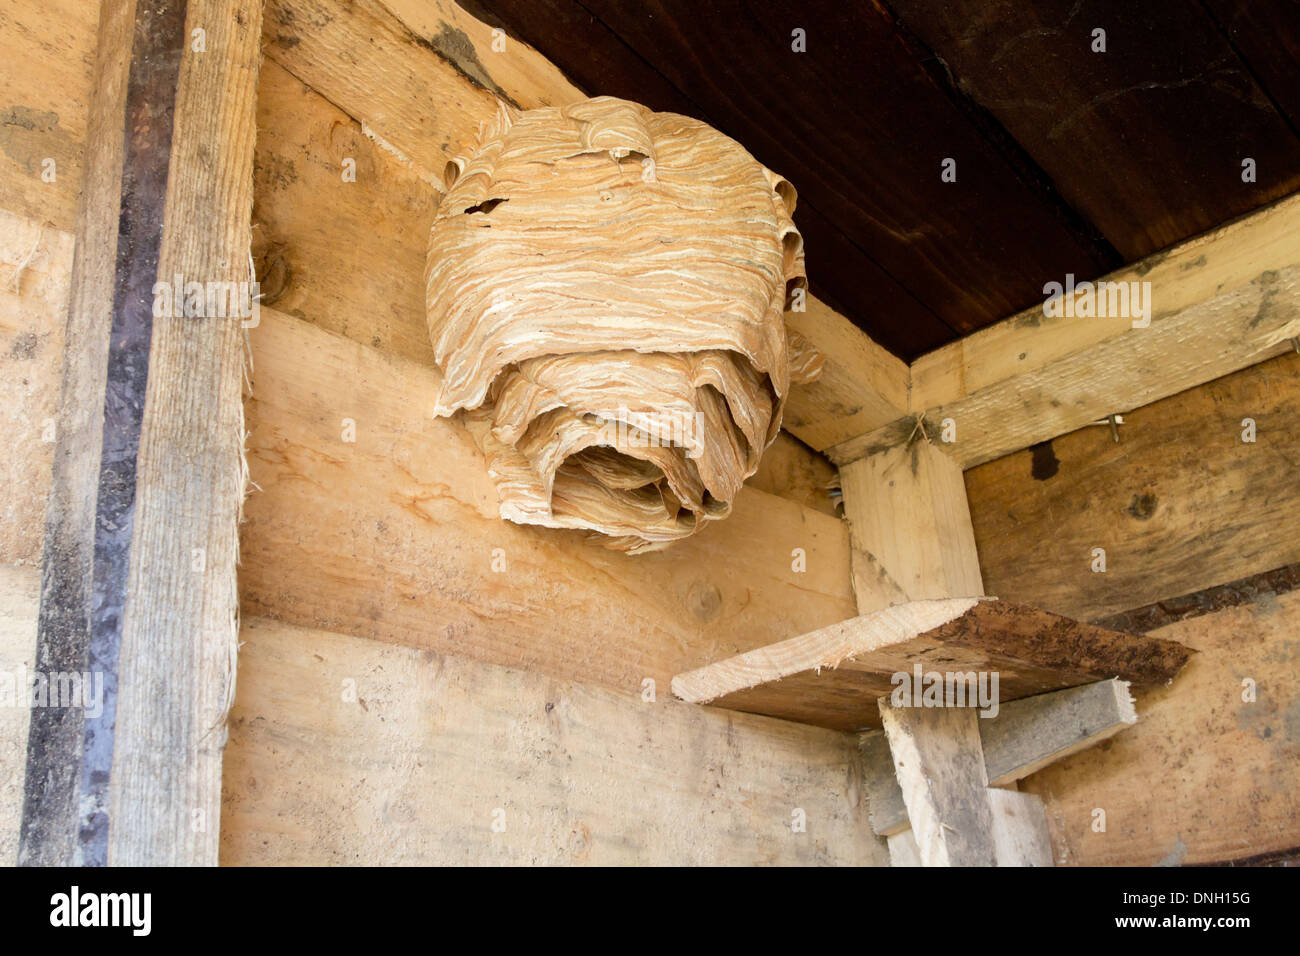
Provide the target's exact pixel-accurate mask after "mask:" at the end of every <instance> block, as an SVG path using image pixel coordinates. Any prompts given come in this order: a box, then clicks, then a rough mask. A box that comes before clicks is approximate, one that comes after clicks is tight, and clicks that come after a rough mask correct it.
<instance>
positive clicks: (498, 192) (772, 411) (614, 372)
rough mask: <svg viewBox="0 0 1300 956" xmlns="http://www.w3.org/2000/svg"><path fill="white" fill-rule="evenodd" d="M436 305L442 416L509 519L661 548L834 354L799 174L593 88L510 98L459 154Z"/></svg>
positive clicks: (724, 492)
mask: <svg viewBox="0 0 1300 956" xmlns="http://www.w3.org/2000/svg"><path fill="white" fill-rule="evenodd" d="M446 182H447V192H446V195H445V197H444V198H443V200H442V203H441V205H440V207H439V209H438V213H437V215H436V217H435V219H434V223H433V227H432V231H431V233H430V241H429V260H428V267H427V270H426V304H427V307H428V321H429V332H430V335H431V336H432V339H433V347H434V355H435V359H436V361H437V363H438V366H439V368H440V369H441V370H442V372H443V376H444V377H443V382H442V388H441V391H440V393H439V396H438V401H437V406H436V409H435V413H436V414H438V415H444V416H446V415H460V416H462V417H463V419H464V421H465V423H466V424H467V426H468V427H469V429H470V431H471V433H472V434H473V435H474V438H475V441H476V442H477V443H478V445H479V447H480V448H481V449H482V451H483V453H484V455H485V457H486V459H487V466H488V472H489V474H490V476H491V478H492V480H493V482H494V484H495V485H496V489H497V494H498V499H499V503H500V511H501V515H502V517H504V518H508V519H510V520H512V521H517V522H521V523H527V524H538V525H545V526H548V527H557V528H583V529H588V530H590V531H595V532H599V533H600V534H602V535H605V536H607V541H606V543H607V544H608V545H609V546H610V547H612V548H616V549H619V550H625V551H634V552H635V551H646V550H654V549H658V548H662V547H665V546H667V545H668V544H669V543H671V542H672V541H675V540H677V539H679V538H683V537H686V536H687V535H690V534H693V533H694V532H696V531H697V530H699V529H700V527H702V526H703V524H704V523H705V522H706V521H709V520H712V519H718V518H723V517H725V516H726V515H727V514H728V512H729V511H730V509H731V502H732V501H733V499H734V498H735V496H736V493H737V492H738V491H739V489H740V486H741V484H742V482H744V480H745V479H746V478H747V477H749V476H750V475H752V474H753V473H754V472H755V470H756V469H757V468H758V463H759V457H760V456H761V454H762V452H763V449H765V448H766V447H767V446H768V445H769V444H770V443H771V442H772V440H773V439H774V438H775V437H776V433H777V431H778V430H779V429H780V427H781V412H782V408H783V405H784V402H785V398H786V396H787V394H788V393H789V388H790V384H791V382H792V381H793V382H796V383H797V382H801V381H807V380H809V379H811V378H812V377H815V375H816V374H817V372H818V371H820V362H821V357H820V356H819V355H817V353H816V352H815V351H813V350H812V349H811V348H810V347H808V346H807V345H806V343H803V342H802V341H801V340H799V338H798V336H797V335H795V334H794V333H793V332H791V331H789V330H787V329H786V326H785V319H784V312H785V309H786V308H787V307H788V306H789V304H790V303H791V301H792V299H793V298H795V297H796V295H798V296H802V294H803V293H802V292H796V290H806V285H807V280H806V278H805V274H804V263H803V240H802V238H801V237H800V235H799V232H798V230H797V229H796V228H795V225H794V221H793V220H792V219H791V215H792V213H793V212H794V206H795V198H796V197H795V191H794V189H793V187H791V185H790V184H789V183H788V182H786V181H785V180H784V179H782V178H781V177H780V176H778V175H776V174H775V173H773V172H771V171H770V170H768V169H766V168H765V167H764V166H762V165H761V164H760V163H758V162H757V161H756V160H755V159H754V158H753V157H752V156H750V155H749V153H747V152H746V151H745V150H744V149H743V148H742V147H741V146H740V145H739V144H737V143H736V142H734V141H733V140H731V139H729V138H727V137H726V136H723V135H722V134H721V133H719V132H718V131H717V130H714V129H712V128H711V127H709V126H707V125H705V124H703V123H700V122H698V121H696V120H692V119H689V118H687V117H685V116H678V115H676V114H672V113H654V112H651V111H650V110H648V109H646V108H645V107H643V106H640V105H638V104H636V103H630V102H628V101H626V100H619V99H614V98H612V97H598V98H596V99H592V100H586V101H584V102H581V103H576V104H573V105H571V106H566V107H562V108H544V109H535V110H528V111H525V112H520V111H517V110H513V109H510V108H509V107H506V106H502V108H501V111H500V113H499V115H498V116H497V117H496V119H494V120H493V121H492V122H490V123H487V124H485V125H484V127H483V129H482V131H481V133H480V137H479V143H478V147H477V151H476V152H475V154H474V155H473V156H472V157H471V158H470V159H468V160H464V159H457V160H454V161H453V162H452V163H449V164H448V167H447V174H446Z"/></svg>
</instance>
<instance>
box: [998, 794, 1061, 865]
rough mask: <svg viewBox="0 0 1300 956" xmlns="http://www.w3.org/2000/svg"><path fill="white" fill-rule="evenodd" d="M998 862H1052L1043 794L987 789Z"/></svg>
mask: <svg viewBox="0 0 1300 956" xmlns="http://www.w3.org/2000/svg"><path fill="white" fill-rule="evenodd" d="M987 793H988V804H989V810H990V812H991V813H992V818H993V855H994V857H996V859H997V865H998V866H1052V838H1051V836H1050V835H1049V834H1048V831H1047V811H1046V810H1045V809H1044V807H1043V798H1042V797H1039V796H1037V795H1036V794H1032V793H1019V792H1018V791H1015V790H999V789H998V788H996V787H994V788H992V789H990V790H989V791H987Z"/></svg>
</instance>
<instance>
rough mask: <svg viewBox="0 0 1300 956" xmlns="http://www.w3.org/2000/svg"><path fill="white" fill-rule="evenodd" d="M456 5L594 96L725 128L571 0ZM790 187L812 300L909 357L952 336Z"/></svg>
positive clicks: (476, 0)
mask: <svg viewBox="0 0 1300 956" xmlns="http://www.w3.org/2000/svg"><path fill="white" fill-rule="evenodd" d="M459 2H460V5H461V6H463V7H465V9H466V10H468V11H469V12H470V13H472V14H473V15H474V16H476V17H478V18H479V19H480V20H483V21H484V22H485V23H489V24H491V25H493V26H497V27H501V28H502V29H505V30H506V32H507V33H509V34H510V35H513V36H516V37H519V38H521V39H522V40H524V41H525V42H527V43H529V44H530V45H531V46H533V47H535V48H537V49H538V50H540V51H541V52H542V53H543V54H544V55H546V56H547V57H548V59H550V60H551V61H552V62H553V63H555V64H556V65H557V66H559V67H560V68H561V69H562V70H563V71H564V72H565V74H566V75H567V76H568V77H569V79H570V80H571V81H572V82H573V83H574V84H575V85H577V86H578V87H579V88H580V89H582V90H584V91H586V92H588V93H590V94H592V95H602V94H603V95H609V96H621V97H624V98H626V99H632V100H636V101H638V102H641V103H644V104H646V105H647V106H649V107H651V108H652V109H655V110H660V111H666V112H673V113H682V114H685V115H687V116H693V117H696V118H698V119H702V120H705V121H706V122H709V123H711V124H713V125H714V126H717V127H718V128H720V129H725V125H724V124H723V123H722V122H720V121H719V120H718V119H717V118H716V117H712V116H710V115H708V113H707V112H706V111H705V110H704V109H703V108H702V107H701V106H700V105H699V104H698V103H695V102H694V101H692V100H691V99H690V98H689V97H688V96H687V95H686V94H685V93H683V92H682V91H681V90H679V89H678V88H677V87H676V86H674V85H673V84H672V83H671V82H670V81H669V80H667V79H666V78H665V77H664V76H663V74H661V73H660V72H658V70H656V69H655V67H653V66H652V65H650V64H649V63H648V62H647V61H646V60H645V59H644V58H642V57H641V56H640V54H639V53H637V52H636V51H635V50H634V49H632V48H631V47H630V46H629V45H628V44H627V43H626V42H624V40H623V39H621V38H620V37H619V36H618V35H617V34H615V33H614V32H613V31H612V30H610V29H609V27H607V26H606V25H605V24H604V23H602V22H601V21H600V20H599V19H597V18H596V16H595V15H594V14H592V13H591V12H590V11H588V10H587V9H586V8H585V7H583V6H581V5H580V4H579V3H577V2H576V0H531V2H528V3H514V2H509V0H506V2H498V0H459ZM746 145H747V146H749V145H750V144H746ZM774 168H778V169H779V167H774ZM780 171H781V172H782V173H783V174H787V173H786V172H785V170H780ZM787 175H792V174H787ZM795 187H796V189H798V190H799V206H798V209H797V210H796V212H795V220H796V222H797V223H798V225H799V230H800V232H801V233H802V234H803V237H804V245H805V248H806V250H807V254H808V257H809V270H808V271H809V285H810V288H811V291H812V293H813V294H814V295H816V296H817V297H818V298H820V299H822V301H824V302H825V303H826V304H827V305H829V306H831V307H832V308H834V309H835V310H837V311H838V312H840V313H841V314H843V315H845V316H848V317H850V318H851V319H852V320H853V321H854V322H855V323H856V324H857V325H859V327H861V328H863V329H864V330H866V331H867V332H868V333H869V334H870V335H871V336H872V337H873V338H874V339H875V340H876V341H877V342H878V343H879V344H880V345H882V346H884V347H885V348H887V349H889V350H890V351H892V352H894V353H895V354H896V355H900V356H903V357H905V358H908V359H911V358H914V357H915V356H917V355H920V354H922V353H924V352H928V351H931V350H933V349H936V348H938V347H939V346H941V345H943V344H945V343H947V342H950V341H952V340H953V339H954V338H956V337H957V332H956V331H955V330H954V329H953V328H952V327H951V326H949V325H948V324H947V323H945V322H944V321H943V319H941V318H940V317H939V316H938V315H936V314H935V313H934V312H933V311H931V310H930V309H929V308H928V307H927V306H925V305H923V304H922V303H921V302H920V301H919V300H918V299H917V298H916V296H914V295H913V294H912V293H911V292H909V291H908V290H907V289H905V288H904V287H903V286H902V285H901V284H899V282H898V281H897V280H896V279H894V277H892V276H891V275H889V274H888V273H887V272H885V271H884V270H883V269H882V268H881V267H880V266H879V265H878V264H877V263H876V262H874V261H872V260H871V258H870V257H869V256H867V255H866V254H865V253H864V252H863V251H862V250H861V249H859V248H857V247H856V246H855V245H854V244H853V242H852V241H851V240H850V239H849V238H848V237H846V236H845V235H844V233H843V232H842V231H841V230H840V229H839V227H838V226H837V225H836V223H835V222H833V221H832V220H831V219H829V218H828V217H826V216H825V215H822V213H821V212H820V211H819V210H818V209H816V208H815V206H814V204H813V202H812V201H811V199H810V197H809V196H808V195H807V193H806V192H805V191H804V190H803V184H802V183H800V182H799V181H796V182H795Z"/></svg>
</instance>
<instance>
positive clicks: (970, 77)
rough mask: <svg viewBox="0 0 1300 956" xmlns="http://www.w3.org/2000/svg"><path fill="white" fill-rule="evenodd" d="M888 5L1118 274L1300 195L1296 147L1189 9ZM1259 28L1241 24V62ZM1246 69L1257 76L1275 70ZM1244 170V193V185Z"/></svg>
mask: <svg viewBox="0 0 1300 956" xmlns="http://www.w3.org/2000/svg"><path fill="white" fill-rule="evenodd" d="M891 3H892V7H893V9H894V10H895V11H896V13H897V14H898V16H899V17H900V18H901V20H902V22H903V23H904V24H905V25H906V26H907V27H908V28H909V29H910V30H911V31H913V32H915V33H916V34H917V35H918V36H919V37H921V39H922V40H923V41H924V42H925V43H926V44H927V45H928V46H929V47H930V48H931V49H933V50H934V51H935V52H936V53H937V54H939V55H940V56H941V57H942V58H943V59H944V61H945V63H946V64H947V66H948V68H949V69H950V70H951V71H952V74H953V75H954V77H955V78H956V80H957V82H958V84H959V86H960V87H961V89H963V90H964V91H966V92H967V93H968V94H969V95H971V96H972V97H973V98H974V99H975V100H976V101H978V102H979V103H980V104H981V105H982V106H984V107H985V108H987V109H988V110H989V111H991V112H992V113H993V114H994V115H995V116H996V117H997V118H998V120H999V121H1000V122H1001V123H1002V125H1003V126H1004V127H1005V128H1006V129H1007V130H1008V131H1010V133H1011V134H1012V135H1013V136H1014V137H1015V138H1016V140H1017V141H1018V142H1019V143H1020V144H1021V145H1022V146H1024V148H1025V149H1026V150H1027V151H1028V152H1029V154H1030V155H1031V156H1032V157H1033V158H1034V160H1035V161H1036V162H1037V163H1038V164H1039V165H1040V166H1041V167H1042V168H1043V169H1045V170H1046V171H1047V173H1048V175H1050V176H1051V178H1052V180H1053V182H1055V184H1056V186H1057V187H1058V188H1059V189H1060V191H1061V194H1062V195H1063V196H1064V197H1065V199H1066V200H1067V201H1068V202H1069V203H1070V204H1071V205H1072V206H1074V207H1075V208H1077V209H1078V210H1079V211H1080V212H1081V213H1082V214H1083V215H1084V216H1085V217H1087V219H1088V220H1089V221H1091V222H1093V223H1095V224H1096V225H1097V226H1098V227H1099V228H1100V229H1101V230H1102V232H1103V234H1104V235H1105V236H1106V238H1108V239H1109V240H1110V241H1111V243H1113V244H1114V245H1115V246H1116V248H1118V249H1119V250H1120V252H1121V253H1122V254H1123V255H1124V256H1125V257H1126V259H1128V260H1130V261H1131V260H1134V259H1138V258H1141V257H1143V256H1145V255H1148V254H1150V253H1152V252H1155V251H1157V250H1159V249H1162V248H1164V247H1166V246H1168V245H1171V244H1172V243H1174V242H1177V241H1179V240H1181V239H1184V238H1187V237H1188V236H1191V235H1194V234H1196V233H1199V232H1203V231H1205V230H1206V229H1209V228H1211V227H1213V226H1216V225H1218V224H1219V223H1222V222H1224V221H1225V220H1227V219H1230V218H1233V217H1234V216H1237V215H1240V214H1242V213H1245V212H1248V211H1250V210H1251V209H1254V208H1257V207H1259V206H1261V205H1264V204H1265V203H1267V202H1270V201H1271V200H1273V199H1276V198H1278V197H1280V196H1284V195H1286V194H1288V193H1290V192H1293V191H1294V190H1295V189H1296V188H1298V187H1300V140H1297V138H1296V137H1295V135H1294V134H1293V133H1292V131H1291V129H1290V128H1289V126H1288V123H1287V122H1286V120H1285V119H1284V118H1283V117H1282V116H1281V115H1280V114H1279V113H1278V111H1277V110H1276V109H1275V108H1274V106H1273V104H1272V102H1271V101H1270V98H1269V96H1268V95H1266V94H1265V92H1264V91H1263V90H1262V89H1261V88H1260V86H1259V85H1258V84H1257V83H1256V82H1255V79H1254V77H1253V76H1252V72H1251V69H1249V68H1247V66H1246V64H1245V63H1244V62H1243V60H1242V59H1241V57H1239V56H1238V55H1237V52H1236V51H1235V50H1234V49H1233V46H1232V45H1231V44H1230V43H1229V42H1228V39H1227V38H1226V37H1225V36H1224V34H1223V33H1222V32H1221V31H1220V30H1219V29H1218V27H1217V26H1216V24H1215V22H1214V20H1213V19H1212V18H1211V17H1210V16H1209V15H1208V14H1207V13H1206V11H1205V10H1204V9H1203V8H1202V7H1201V6H1199V5H1198V4H1195V3H1187V2H1185V0H1144V2H1142V3H1116V2H1103V0H1039V2H1036V3H1034V4H1023V3H1015V2H1012V0H951V2H946V3H944V4H936V3H933V2H931V0H891ZM1096 27H1101V28H1103V29H1105V30H1106V42H1107V52H1105V53H1093V52H1092V49H1091V44H1092V30H1093V29H1094V28H1096ZM1266 29H1267V26H1266V25H1265V24H1262V23H1261V24H1260V25H1258V26H1251V27H1245V26H1241V25H1240V24H1239V30H1240V32H1241V35H1242V36H1243V37H1248V38H1249V41H1250V42H1249V43H1247V42H1244V41H1243V42H1242V43H1241V44H1240V47H1241V49H1243V50H1245V51H1246V53H1245V55H1246V56H1248V57H1250V58H1251V59H1252V60H1254V59H1255V58H1256V56H1255V54H1252V53H1251V52H1249V50H1248V49H1247V47H1249V46H1251V45H1252V44H1258V45H1262V46H1263V47H1266V48H1268V47H1269V44H1270V42H1271V41H1270V40H1269V39H1268V37H1267V35H1264V36H1261V34H1260V31H1261V30H1266ZM1258 59H1259V62H1260V63H1261V64H1264V65H1263V66H1260V67H1258V69H1259V70H1260V71H1261V75H1265V74H1267V72H1268V70H1269V69H1270V68H1272V67H1271V66H1270V64H1273V62H1274V61H1273V60H1271V59H1269V58H1268V57H1266V56H1264V55H1263V54H1259V55H1258ZM1277 63H1278V64H1280V66H1278V69H1281V70H1284V69H1285V61H1284V59H1281V58H1278V59H1277ZM1279 82H1280V85H1281V86H1282V87H1283V88H1284V89H1283V92H1282V93H1280V94H1279V93H1278V92H1276V91H1274V92H1273V94H1272V95H1273V96H1275V97H1277V98H1278V99H1279V102H1281V101H1282V98H1283V97H1284V96H1286V95H1287V90H1286V89H1285V88H1286V87H1287V84H1286V83H1285V82H1284V81H1279ZM1292 82H1294V80H1293V81H1292ZM1244 157H1252V158H1254V159H1255V161H1256V170H1257V179H1258V181H1257V182H1256V183H1243V182H1242V180H1241V163H1242V159H1243V158H1244Z"/></svg>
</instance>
